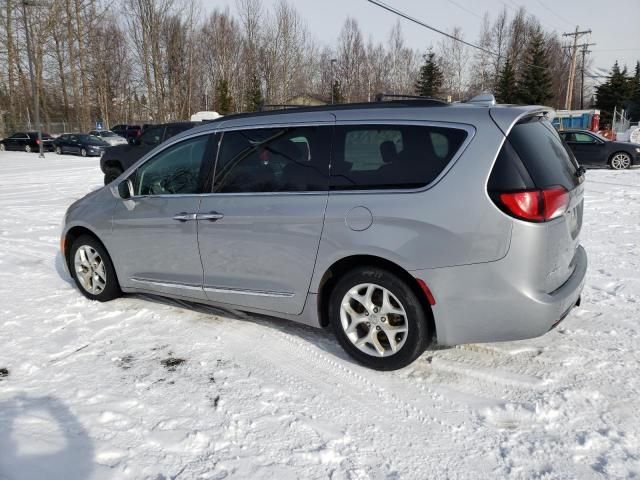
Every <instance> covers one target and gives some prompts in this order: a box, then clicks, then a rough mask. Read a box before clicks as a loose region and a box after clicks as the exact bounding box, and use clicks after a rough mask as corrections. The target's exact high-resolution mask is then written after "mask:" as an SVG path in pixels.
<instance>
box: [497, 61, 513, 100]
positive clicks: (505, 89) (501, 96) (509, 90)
mask: <svg viewBox="0 0 640 480" xmlns="http://www.w3.org/2000/svg"><path fill="white" fill-rule="evenodd" d="M496 101H497V102H498V103H516V102H517V101H518V85H517V83H516V71H515V70H514V69H513V64H512V63H511V60H510V59H508V58H507V60H506V61H505V62H504V65H503V66H502V70H500V76H499V77H498V82H497V85H496Z"/></svg>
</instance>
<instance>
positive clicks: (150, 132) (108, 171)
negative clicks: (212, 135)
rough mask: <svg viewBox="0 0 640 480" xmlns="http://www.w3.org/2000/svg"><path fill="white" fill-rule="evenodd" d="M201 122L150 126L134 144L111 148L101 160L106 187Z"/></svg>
mask: <svg viewBox="0 0 640 480" xmlns="http://www.w3.org/2000/svg"><path fill="white" fill-rule="evenodd" d="M196 125H201V123H200V122H176V123H165V124H162V125H150V126H148V127H147V129H145V131H144V133H143V134H142V135H141V136H140V137H138V138H136V139H135V140H134V141H133V143H132V144H129V145H117V146H114V147H111V148H109V149H108V150H107V151H106V152H105V154H104V155H103V156H102V158H101V159H100V168H101V169H102V172H103V173H104V183H105V185H106V184H108V183H111V182H112V181H113V180H115V179H116V178H117V177H118V176H119V175H120V174H121V173H122V172H124V171H125V170H126V169H127V168H129V167H130V166H131V165H133V164H134V163H135V162H137V161H138V160H139V159H141V158H142V157H143V156H144V155H145V154H146V153H148V152H150V151H151V150H153V149H154V148H155V147H156V146H158V145H160V144H161V143H162V142H164V141H165V140H167V139H169V138H171V137H173V136H174V135H177V134H178V133H180V132H184V131H185V130H188V129H190V128H193V127H194V126H196Z"/></svg>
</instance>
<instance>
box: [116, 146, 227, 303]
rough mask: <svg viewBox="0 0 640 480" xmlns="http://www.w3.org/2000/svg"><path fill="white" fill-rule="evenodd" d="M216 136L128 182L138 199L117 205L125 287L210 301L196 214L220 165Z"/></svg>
mask: <svg viewBox="0 0 640 480" xmlns="http://www.w3.org/2000/svg"><path fill="white" fill-rule="evenodd" d="M212 152H215V135H213V134H206V135H202V134H201V135H199V136H196V137H191V138H189V139H186V140H182V141H180V142H178V143H175V144H173V145H170V146H169V147H167V148H165V149H164V150H162V151H160V152H158V153H157V154H156V155H154V156H153V157H151V158H150V159H149V160H148V161H146V162H145V163H143V164H142V165H141V166H140V167H138V169H137V170H136V171H135V172H134V173H133V174H132V175H131V176H130V177H129V178H130V180H131V181H132V183H133V196H132V197H131V198H130V199H128V200H119V201H118V202H117V205H116V208H115V212H114V216H113V239H112V244H113V247H112V250H113V252H114V257H115V258H114V263H115V264H116V268H117V273H118V277H119V280H120V283H121V285H123V286H124V287H125V288H126V287H129V288H137V289H142V290H147V291H154V292H159V293H166V294H169V295H177V296H183V297H191V298H194V299H205V298H206V297H205V294H204V292H203V291H202V264H201V262H200V254H199V251H198V238H197V222H196V221H195V219H196V213H197V212H198V207H199V204H200V200H201V192H202V188H203V186H204V184H205V178H206V177H207V175H208V174H209V170H210V168H211V166H212V163H213V160H214V159H215V153H212Z"/></svg>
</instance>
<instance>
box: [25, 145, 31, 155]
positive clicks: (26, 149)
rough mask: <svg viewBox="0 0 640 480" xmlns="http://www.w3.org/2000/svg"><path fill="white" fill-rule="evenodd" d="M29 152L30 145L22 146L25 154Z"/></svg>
mask: <svg viewBox="0 0 640 480" xmlns="http://www.w3.org/2000/svg"><path fill="white" fill-rule="evenodd" d="M31 150H32V149H31V145H25V146H24V151H25V152H27V153H31Z"/></svg>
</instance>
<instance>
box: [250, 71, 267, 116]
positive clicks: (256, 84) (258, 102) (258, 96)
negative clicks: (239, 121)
mask: <svg viewBox="0 0 640 480" xmlns="http://www.w3.org/2000/svg"><path fill="white" fill-rule="evenodd" d="M245 96H246V98H247V102H246V110H247V112H257V111H258V110H260V109H261V108H262V106H263V105H264V97H263V96H262V88H261V85H260V77H258V75H257V74H256V73H254V74H253V75H252V76H251V81H250V82H249V87H248V89H247V92H246V95H245Z"/></svg>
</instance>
